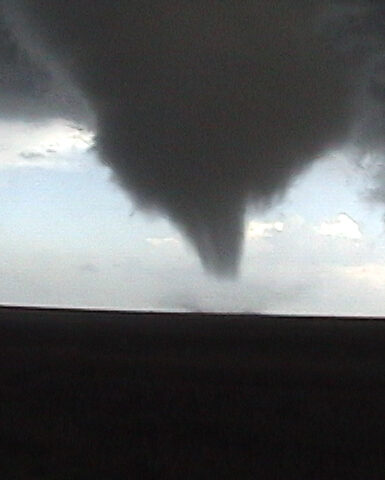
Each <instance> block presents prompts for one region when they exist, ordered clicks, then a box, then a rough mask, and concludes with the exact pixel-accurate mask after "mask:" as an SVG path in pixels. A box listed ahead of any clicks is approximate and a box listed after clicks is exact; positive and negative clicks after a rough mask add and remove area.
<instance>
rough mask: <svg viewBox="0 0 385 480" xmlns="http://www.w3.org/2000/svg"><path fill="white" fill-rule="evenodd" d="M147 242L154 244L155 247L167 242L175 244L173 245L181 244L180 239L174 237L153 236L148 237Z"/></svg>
mask: <svg viewBox="0 0 385 480" xmlns="http://www.w3.org/2000/svg"><path fill="white" fill-rule="evenodd" d="M146 242H147V243H149V244H150V245H153V246H154V247H159V246H160V245H167V244H173V245H178V244H179V240H178V239H177V238H174V237H151V238H146Z"/></svg>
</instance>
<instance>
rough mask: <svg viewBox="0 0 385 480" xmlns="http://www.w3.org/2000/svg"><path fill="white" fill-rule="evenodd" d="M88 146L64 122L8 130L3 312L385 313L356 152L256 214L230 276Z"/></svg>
mask: <svg viewBox="0 0 385 480" xmlns="http://www.w3.org/2000/svg"><path fill="white" fill-rule="evenodd" d="M92 142H93V135H92V132H87V131H84V130H83V131H79V130H77V129H76V128H75V126H73V125H71V124H69V123H68V122H64V121H62V120H56V121H50V122H43V123H39V124H37V123H35V122H34V123H25V122H24V123H23V122H17V123H16V122H9V121H7V122H2V123H0V148H1V157H0V205H1V210H0V269H1V276H0V302H1V303H2V304H22V305H52V306H63V307H64V306H66V307H67V306H73V307H98V308H117V309H155V310H166V309H167V310H181V311H190V310H192V311H196V310H210V311H236V312H239V311H241V312H269V313H292V314H302V313H304V314H305V313H311V314H313V313H314V314H335V315H340V314H341V315H342V314H349V315H358V314H361V315H383V314H384V310H383V308H384V307H383V305H384V300H385V243H384V223H383V215H384V210H383V206H382V205H376V204H375V203H374V202H373V201H368V200H367V199H366V198H365V194H367V191H368V187H369V186H370V182H369V180H368V179H367V178H366V176H365V175H364V173H365V172H362V169H360V167H359V166H357V164H355V163H354V161H353V160H352V159H349V156H348V155H346V154H345V155H343V154H342V153H339V154H337V153H334V154H330V155H329V156H326V157H325V158H324V159H322V160H320V161H319V162H318V163H316V164H315V165H314V166H313V167H311V168H310V169H309V170H308V171H307V172H306V173H304V174H303V175H302V176H301V177H300V178H298V180H297V181H296V183H295V184H294V186H293V188H292V189H291V190H289V191H288V193H287V195H286V198H285V200H284V201H283V202H281V203H280V204H279V205H277V206H275V207H273V208H271V209H268V210H265V211H264V212H263V214H261V213H258V211H253V210H252V209H249V211H248V214H247V215H246V220H245V224H246V227H245V228H246V242H245V247H244V255H243V258H242V262H241V269H240V274H239V277H238V278H236V279H235V280H226V279H218V278H216V277H215V276H213V275H212V274H208V273H207V272H206V271H205V270H204V268H203V267H202V264H201V261H200V260H199V257H198V256H197V255H196V252H195V250H194V249H193V248H192V247H191V246H190V245H189V243H188V241H187V240H186V239H185V238H184V237H183V236H182V235H181V234H180V232H179V231H178V230H177V229H176V228H175V227H174V226H173V225H172V224H171V223H170V222H168V220H167V219H166V218H164V217H161V216H159V215H157V214H154V213H152V214H149V213H146V212H142V211H140V210H138V209H137V208H135V206H134V204H133V202H132V201H131V200H130V198H129V196H128V195H127V193H125V192H124V191H123V190H122V189H121V188H120V187H119V186H118V185H117V184H116V183H115V181H114V180H113V178H112V176H111V172H110V171H109V169H108V168H107V167H105V166H103V165H102V163H101V162H100V161H99V160H98V158H97V153H96V152H95V150H94V149H92Z"/></svg>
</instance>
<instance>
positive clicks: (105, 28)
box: [2, 0, 385, 274]
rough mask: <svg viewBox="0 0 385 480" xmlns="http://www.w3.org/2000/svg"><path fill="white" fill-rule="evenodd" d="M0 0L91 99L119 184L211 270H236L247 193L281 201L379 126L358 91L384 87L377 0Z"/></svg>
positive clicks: (43, 59)
mask: <svg viewBox="0 0 385 480" xmlns="http://www.w3.org/2000/svg"><path fill="white" fill-rule="evenodd" d="M2 2H3V4H2V5H3V8H4V9H5V10H4V11H5V12H6V17H7V20H8V22H9V24H10V25H12V31H13V32H14V35H15V38H17V39H18V41H19V42H21V43H22V44H23V45H24V47H25V48H26V49H27V50H28V51H29V52H30V53H31V55H32V58H36V59H38V64H39V65H42V64H44V63H45V67H46V69H47V71H48V72H55V71H56V70H57V69H59V70H60V72H64V76H68V79H69V80H70V81H71V82H73V85H76V87H77V88H79V90H80V91H81V92H82V94H83V95H84V97H85V98H86V100H87V101H88V102H89V104H90V106H91V108H92V110H93V112H94V114H95V116H96V122H97V134H98V137H97V148H98V149H99V151H100V153H101V155H102V158H103V159H104V161H105V162H106V163H107V164H108V165H110V166H111V168H112V170H113V171H114V173H115V175H116V178H117V179H118V181H119V183H120V184H121V185H122V186H123V187H124V188H126V189H127V190H128V191H129V192H130V193H131V194H132V195H134V196H135V197H136V200H137V202H138V203H139V204H141V205H142V206H144V207H148V208H155V209H158V210H159V211H161V212H163V213H164V214H167V215H168V216H169V217H170V218H171V219H172V220H173V221H174V222H175V223H176V224H177V225H178V226H179V227H180V228H181V229H182V230H183V231H184V232H185V234H186V235H187V236H188V238H189V239H190V240H191V242H192V243H193V244H194V246H195V247H196V249H197V251H198V252H199V255H200V257H201V259H202V261H203V262H204V264H205V266H206V267H207V268H209V269H210V270H211V271H214V272H216V273H218V274H232V273H235V272H236V269H237V265H238V260H239V256H240V253H241V249H242V239H243V214H244V211H245V208H246V205H247V202H249V201H253V202H255V203H257V204H259V205H261V206H266V205H268V204H269V203H270V202H272V201H274V199H276V198H279V197H280V196H281V195H282V194H283V193H284V192H285V189H286V188H287V187H288V185H290V182H291V180H292V179H293V177H294V176H296V175H298V174H299V173H300V172H301V171H302V170H303V169H304V168H305V167H306V166H307V165H309V164H310V162H311V161H313V160H314V159H315V158H317V156H319V155H321V154H322V153H324V152H325V151H326V150H327V149H330V148H334V147H337V146H339V145H341V144H343V143H344V142H346V141H348V140H349V139H351V137H352V135H356V137H357V139H358V140H359V141H360V142H361V143H362V144H365V142H366V143H370V142H372V141H373V142H374V141H377V140H378V138H380V136H381V130H382V127H381V126H379V124H378V122H374V123H375V125H376V128H374V129H372V137H373V138H372V139H367V136H366V134H365V129H366V125H367V124H370V122H371V121H372V119H373V118H376V116H375V115H374V117H373V115H372V112H377V118H380V116H381V114H382V109H380V108H377V110H376V109H375V108H374V107H375V106H376V107H377V105H379V104H377V103H376V104H374V103H373V105H372V104H371V105H372V106H371V107H370V108H366V105H368V102H366V100H365V101H364V99H366V96H367V95H369V93H371V92H370V90H377V93H376V94H377V95H378V92H383V90H384V89H383V78H385V77H383V76H382V75H381V68H380V66H381V56H380V54H381V49H382V38H381V35H382V34H381V28H380V26H378V25H380V24H381V21H382V19H383V16H382V11H381V8H380V3H377V2H358V1H357V2H350V3H349V4H348V3H347V2H343V1H339V2H319V1H315V0H306V1H305V0H293V1H290V2H289V1H287V0H276V1H274V2H273V1H271V0H259V1H258V0H245V1H242V2H239V1H236V0H221V1H219V0H211V1H207V0H196V1H194V2H191V0H164V1H159V0H140V1H139V0H130V1H129V0H114V1H111V0H77V1H69V0H67V1H63V0H50V1H49V2H47V1H46V0H2ZM320 4H322V5H321V7H320ZM368 32H369V33H368ZM47 59H48V60H47ZM28 61H29V60H28ZM36 61H37V60H36ZM28 68H29V67H28ZM375 70H376V72H377V73H376V75H374V73H373V76H372V77H370V76H369V75H368V72H369V71H373V72H374V71H375ZM36 75H37V74H34V75H31V78H36ZM51 75H53V74H52V73H51ZM45 81H46V79H45V78H43V83H44V82H45ZM23 88H24V86H23V85H22V88H21V90H23ZM26 88H27V90H28V87H26ZM363 105H364V106H365V108H364V110H365V112H364V113H365V115H363V117H360V118H363V119H364V120H362V121H360V122H357V121H356V118H358V117H357V116H356V115H359V114H360V112H362V108H363ZM368 138H369V137H368Z"/></svg>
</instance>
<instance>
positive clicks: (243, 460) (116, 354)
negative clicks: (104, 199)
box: [0, 308, 385, 480]
mask: <svg viewBox="0 0 385 480" xmlns="http://www.w3.org/2000/svg"><path fill="white" fill-rule="evenodd" d="M0 355H1V370H0V375H1V381H0V391H1V395H0V415H1V418H0V420H1V424H0V458H1V460H0V478H1V479H2V480H13V479H14V480H24V479H28V480H30V479H44V480H50V479H55V480H62V479H63V480H64V479H70V480H85V479H92V480H95V479H105V480H113V479H200V478H203V479H204V478H209V479H221V480H222V479H240V480H242V479H250V480H255V479H261V480H269V479H279V480H281V479H282V480H290V479H295V480H299V479H302V478H303V479H325V480H334V479H345V478H347V479H349V480H354V479H357V480H365V479H368V480H374V479H382V480H383V479H384V478H385V419H384V411H385V322H382V321H380V320H370V319H332V318H330V319H328V318H317V319H312V318H294V317H288V318H284V317H266V316H252V315H205V314H163V313H162V314H153V313H120V312H116V313H114V312H92V311H75V310H72V311H71V310H44V309H23V308H1V309H0Z"/></svg>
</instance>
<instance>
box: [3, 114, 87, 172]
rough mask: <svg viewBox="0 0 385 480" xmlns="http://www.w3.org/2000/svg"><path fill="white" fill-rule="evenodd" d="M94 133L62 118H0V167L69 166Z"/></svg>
mask: <svg viewBox="0 0 385 480" xmlns="http://www.w3.org/2000/svg"><path fill="white" fill-rule="evenodd" d="M93 141H94V134H93V132H91V131H86V130H84V129H82V128H80V127H77V126H74V125H68V124H67V123H66V122H64V121H62V120H61V121H59V120H56V121H53V122H45V123H37V124H36V123H28V122H5V121H0V168H2V169H4V168H31V167H35V168H36V167H38V168H45V169H52V168H54V169H55V168H58V169H61V168H69V167H71V165H72V166H74V165H75V163H76V162H75V161H74V160H73V159H74V158H75V157H76V155H79V154H82V153H84V152H86V151H87V150H88V149H89V148H90V147H91V146H92V145H93Z"/></svg>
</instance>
